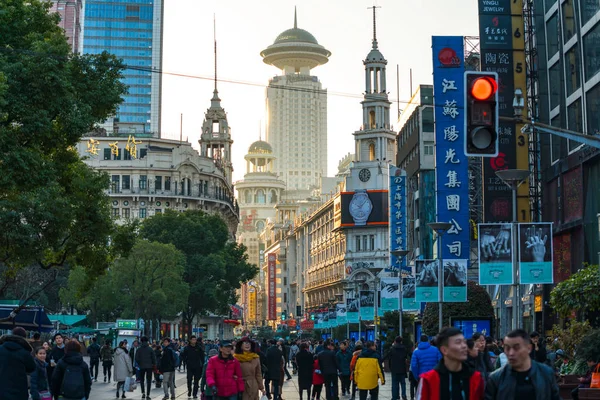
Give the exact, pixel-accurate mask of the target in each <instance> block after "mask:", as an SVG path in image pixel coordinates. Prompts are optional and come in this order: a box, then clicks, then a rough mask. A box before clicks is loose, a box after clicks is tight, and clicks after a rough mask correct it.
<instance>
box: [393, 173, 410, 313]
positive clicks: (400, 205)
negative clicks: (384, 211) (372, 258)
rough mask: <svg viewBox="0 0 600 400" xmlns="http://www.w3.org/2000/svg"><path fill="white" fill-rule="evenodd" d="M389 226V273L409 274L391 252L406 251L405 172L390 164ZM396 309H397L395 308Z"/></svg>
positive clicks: (408, 269)
mask: <svg viewBox="0 0 600 400" xmlns="http://www.w3.org/2000/svg"><path fill="white" fill-rule="evenodd" d="M389 177H390V190H389V196H390V197H389V207H390V211H389V222H390V224H389V226H390V264H389V265H390V268H389V270H390V271H407V272H409V273H410V272H411V270H410V268H407V266H406V257H396V256H394V255H392V253H391V250H405V249H406V245H407V242H406V234H407V224H406V221H407V219H406V211H407V208H406V171H404V170H402V169H400V168H398V167H395V166H393V165H391V164H390V166H389ZM396 309H397V308H396Z"/></svg>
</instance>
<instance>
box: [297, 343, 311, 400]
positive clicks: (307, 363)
mask: <svg viewBox="0 0 600 400" xmlns="http://www.w3.org/2000/svg"><path fill="white" fill-rule="evenodd" d="M294 358H295V360H296V366H297V370H298V371H297V372H298V392H300V400H302V394H303V392H304V391H305V390H306V391H307V392H308V394H307V396H306V400H310V392H311V386H312V384H313V361H314V360H313V355H312V354H310V353H309V352H308V344H306V343H301V344H300V348H299V350H298V353H296V355H295V356H294Z"/></svg>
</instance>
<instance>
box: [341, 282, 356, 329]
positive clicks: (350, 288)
mask: <svg viewBox="0 0 600 400" xmlns="http://www.w3.org/2000/svg"><path fill="white" fill-rule="evenodd" d="M343 282H344V292H346V298H348V297H349V295H350V292H352V291H353V290H354V285H352V283H351V281H350V280H348V279H344V281H343ZM346 307H348V302H346ZM346 313H348V309H347V308H346ZM346 338H348V339H350V319H348V318H346Z"/></svg>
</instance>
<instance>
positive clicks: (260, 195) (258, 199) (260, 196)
mask: <svg viewBox="0 0 600 400" xmlns="http://www.w3.org/2000/svg"><path fill="white" fill-rule="evenodd" d="M254 202H255V203H258V204H265V191H264V190H262V189H258V190H257V191H256V194H255V195H254Z"/></svg>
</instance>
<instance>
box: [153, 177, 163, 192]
mask: <svg viewBox="0 0 600 400" xmlns="http://www.w3.org/2000/svg"><path fill="white" fill-rule="evenodd" d="M154 190H162V176H155V177H154Z"/></svg>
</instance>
